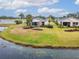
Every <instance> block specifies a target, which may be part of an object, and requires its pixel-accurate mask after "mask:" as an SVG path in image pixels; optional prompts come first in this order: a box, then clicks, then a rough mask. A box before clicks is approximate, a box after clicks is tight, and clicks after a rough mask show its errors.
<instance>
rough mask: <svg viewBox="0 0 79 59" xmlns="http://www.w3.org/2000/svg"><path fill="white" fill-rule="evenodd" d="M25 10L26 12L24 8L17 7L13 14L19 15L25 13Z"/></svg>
mask: <svg viewBox="0 0 79 59" xmlns="http://www.w3.org/2000/svg"><path fill="white" fill-rule="evenodd" d="M26 12H27V10H26V9H18V10H16V11H15V14H16V15H19V14H20V13H24V14H25V13H26Z"/></svg>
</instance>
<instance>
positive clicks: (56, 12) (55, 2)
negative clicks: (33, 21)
mask: <svg viewBox="0 0 79 59" xmlns="http://www.w3.org/2000/svg"><path fill="white" fill-rule="evenodd" d="M78 11H79V0H0V16H15V17H16V16H18V14H20V13H24V14H25V15H27V14H32V15H34V16H38V15H43V16H48V15H53V16H63V15H66V14H69V13H74V12H78Z"/></svg>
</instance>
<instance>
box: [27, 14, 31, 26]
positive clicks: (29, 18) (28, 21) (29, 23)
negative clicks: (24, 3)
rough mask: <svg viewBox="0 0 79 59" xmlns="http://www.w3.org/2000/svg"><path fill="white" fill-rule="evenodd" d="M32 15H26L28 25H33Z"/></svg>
mask: <svg viewBox="0 0 79 59" xmlns="http://www.w3.org/2000/svg"><path fill="white" fill-rule="evenodd" d="M32 18H33V17H32V15H30V14H29V15H27V16H26V22H27V26H32Z"/></svg>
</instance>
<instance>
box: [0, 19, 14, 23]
mask: <svg viewBox="0 0 79 59" xmlns="http://www.w3.org/2000/svg"><path fill="white" fill-rule="evenodd" d="M0 24H15V20H8V19H7V20H4V19H0Z"/></svg>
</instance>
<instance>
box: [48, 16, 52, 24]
mask: <svg viewBox="0 0 79 59" xmlns="http://www.w3.org/2000/svg"><path fill="white" fill-rule="evenodd" d="M51 21H52V16H51V15H50V16H49V17H48V22H49V25H50V23H51Z"/></svg>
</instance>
